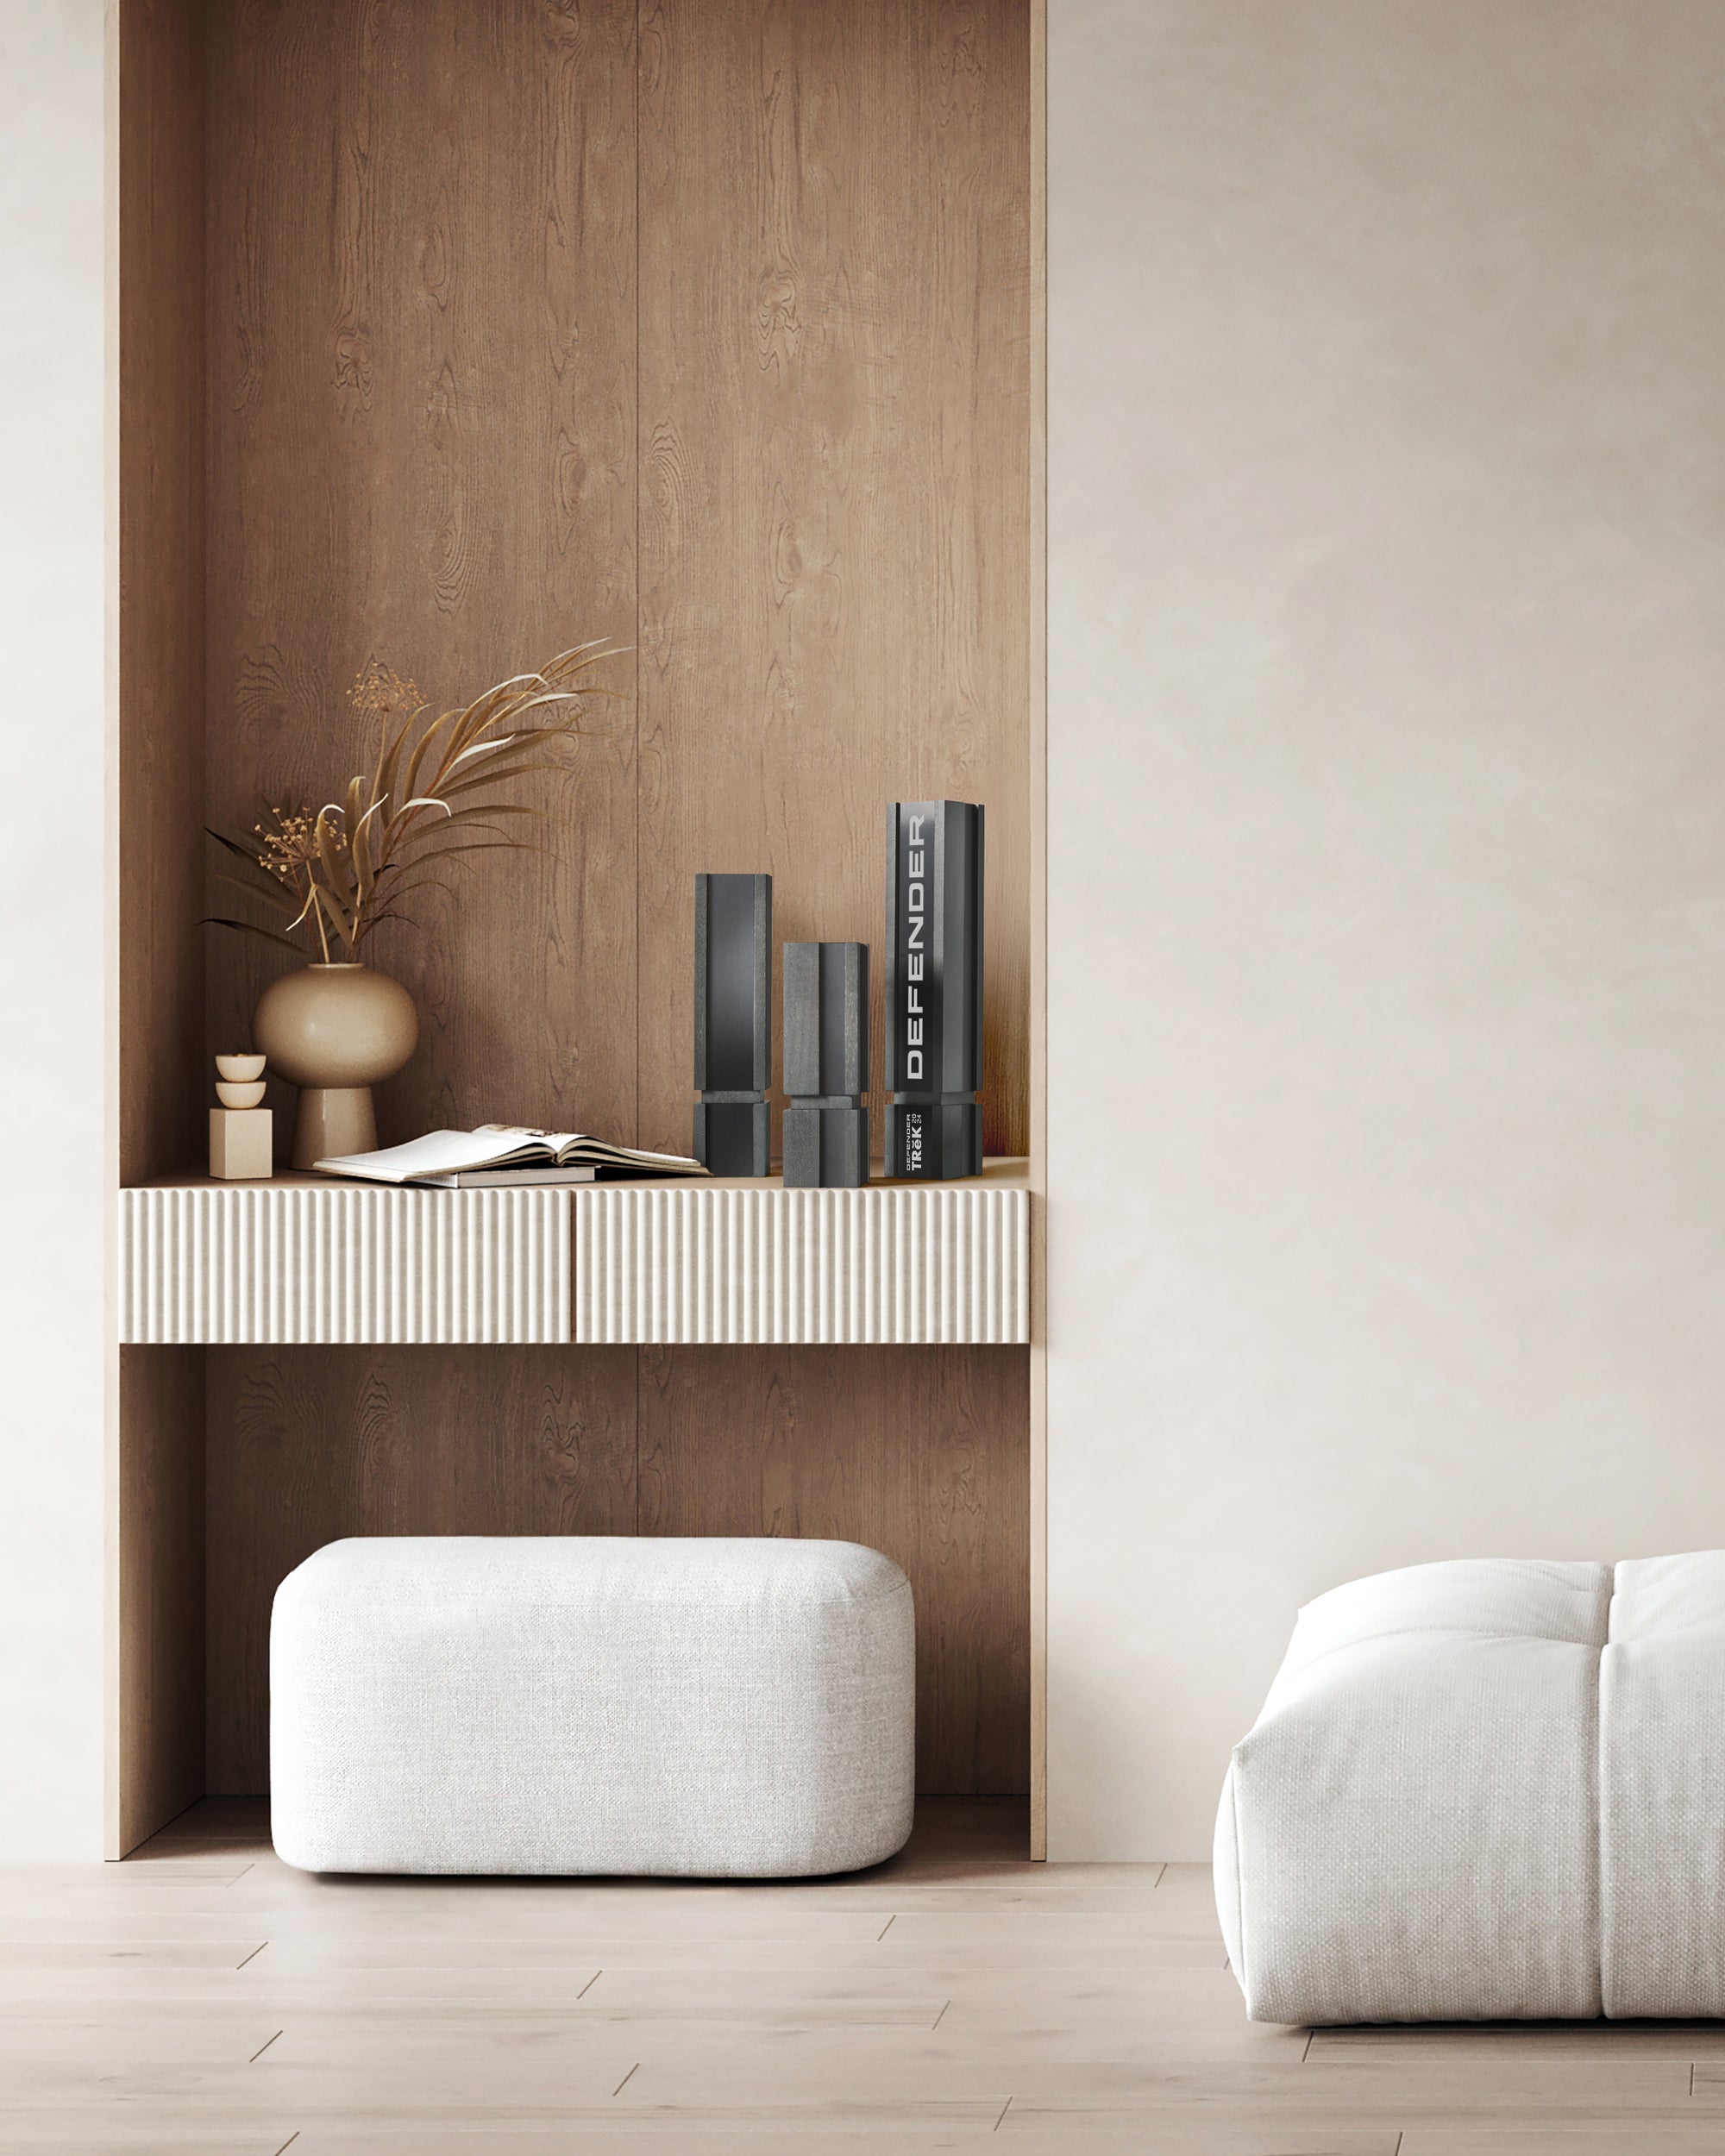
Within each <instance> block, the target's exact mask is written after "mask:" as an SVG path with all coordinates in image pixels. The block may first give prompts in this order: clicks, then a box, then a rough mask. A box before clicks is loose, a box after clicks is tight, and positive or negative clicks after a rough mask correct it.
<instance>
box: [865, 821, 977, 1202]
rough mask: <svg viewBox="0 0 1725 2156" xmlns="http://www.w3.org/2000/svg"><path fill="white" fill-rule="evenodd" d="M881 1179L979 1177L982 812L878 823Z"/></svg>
mask: <svg viewBox="0 0 1725 2156" xmlns="http://www.w3.org/2000/svg"><path fill="white" fill-rule="evenodd" d="M886 1004H887V1090H888V1095H889V1102H888V1108H887V1153H886V1172H887V1174H888V1175H889V1176H902V1177H907V1178H909V1179H910V1180H911V1181H915V1182H944V1181H951V1180H952V1179H954V1178H955V1177H957V1176H960V1175H981V1174H982V1109H981V1108H980V1107H979V1106H977V1104H976V1100H975V1094H976V1093H977V1091H978V1090H979V1088H980V1087H981V1086H982V810H981V808H980V807H978V806H977V805H976V804H975V802H971V801H894V804H893V805H892V806H891V807H890V808H889V809H888V811H887V996H886Z"/></svg>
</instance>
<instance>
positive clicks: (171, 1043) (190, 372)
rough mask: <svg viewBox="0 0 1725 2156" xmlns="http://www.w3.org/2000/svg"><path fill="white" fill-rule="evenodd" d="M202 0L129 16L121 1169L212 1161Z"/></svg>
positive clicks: (121, 146)
mask: <svg viewBox="0 0 1725 2156" xmlns="http://www.w3.org/2000/svg"><path fill="white" fill-rule="evenodd" d="M200 14H201V9H198V7H197V6H196V4H195V0H124V4H123V5H122V6H121V7H120V9H119V10H118V16H117V22H116V31H117V36H118V41H119V50H118V55H117V67H116V82H117V137H118V139H117V166H118V169H117V172H116V193H117V205H118V216H117V228H118V229H117V241H118V248H117V254H118V259H117V264H116V272H117V289H116V307H115V313H116V329H117V335H118V342H119V355H118V360H119V364H118V393H119V415H118V443H119V451H118V454H119V472H118V482H119V505H118V517H117V525H118V533H117V545H118V553H119V558H118V563H117V585H118V590H117V599H118V624H117V649H116V653H115V661H116V667H115V672H116V680H115V681H114V683H113V684H112V691H111V693H112V695H113V699H114V703H115V711H114V715H113V724H114V728H115V733H116V743H115V748H116V766H117V777H118V784H117V788H116V792H117V796H118V808H119V839H118V854H119V860H118V873H117V877H116V881H115V883H114V884H113V885H112V886H110V890H111V892H112V895H113V899H114V901H115V902H116V904H117V917H116V936H115V941H114V945H113V949H114V952H115V969H116V996H117V1020H118V1022H117V1025H116V1034H115V1037H116V1042H117V1044H118V1053H119V1084H118V1088H117V1090H118V1104H119V1124H120V1128H119V1147H120V1163H119V1169H120V1179H121V1181H122V1182H137V1181H141V1180H142V1179H143V1178H144V1177H146V1176H148V1175H164V1174H166V1173H168V1172H169V1171H170V1170H172V1169H175V1168H179V1167H184V1166H185V1163H186V1161H187V1160H188V1159H196V1158H197V1157H198V1151H199V1150H200V1148H201V1145H202V1138H203V1130H204V1106H205V1103H206V1100H208V1098H209V1094H208V1090H207V1088H206V1087H205V1086H204V1074H203V1069H202V1064H203V1055H202V1049H203V1019H202V1011H201V1007H200V996H201V993H202V981H203V964H202V950H201V940H202V937H203V933H204V931H202V930H200V929H199V927H198V916H199V914H200V913H201V912H203V911H204V863H203V849H204V844H205V843H206V842H205V841H204V835H203V830H202V826H203V823H204V737H203V732H202V730H201V728H200V727H199V725H198V724H197V718H196V715H197V713H198V711H200V710H201V709H202V706H203V701H204V423H203V422H204V360H203V354H204V341H203V336H202V323H203V304H202V303H203V290H204V97H203V71H202V64H201V54H200V50H199V46H198V32H197V19H198V16H199V15H200Z"/></svg>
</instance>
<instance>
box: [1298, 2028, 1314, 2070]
mask: <svg viewBox="0 0 1725 2156" xmlns="http://www.w3.org/2000/svg"><path fill="white" fill-rule="evenodd" d="M1317 2033H1318V2032H1317V2030H1316V2029H1314V2028H1308V2030H1307V2031H1306V2048H1305V2049H1304V2051H1302V2053H1301V2054H1300V2064H1301V2065H1302V2066H1303V2065H1305V2063H1306V2061H1307V2060H1308V2059H1309V2058H1310V2057H1311V2056H1312V2039H1313V2038H1314V2036H1315V2035H1316V2034H1317Z"/></svg>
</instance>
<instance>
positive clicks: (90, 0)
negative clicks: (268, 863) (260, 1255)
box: [0, 0, 109, 1863]
mask: <svg viewBox="0 0 1725 2156" xmlns="http://www.w3.org/2000/svg"><path fill="white" fill-rule="evenodd" d="M0 82H3V84H4V85H5V99H6V116H5V121H4V123H3V125H0V293H3V294H4V300H3V304H0V411H3V412H4V414H5V447H4V477H3V479H0V653H3V655H4V669H5V670H4V685H5V706H4V711H3V717H0V743H3V747H0V772H3V787H4V794H3V808H0V817H3V830H0V1146H3V1150H4V1156H5V1157H4V1164H3V1168H0V1863H9V1862H13V1861H16V1860H19V1859H26V1858H28V1859H42V1858H99V1857H100V1855H101V1854H102V1781H103V1719H102V1717H103V1686H102V1663H103V1564H102V1536H103V1466H102V1456H103V1376H104V1371H105V1368H106V1359H107V1358H106V1345H105V1342H106V1326H105V1322H104V1313H103V1292H104V1291H103V1262H104V1261H103V1218H104V1193H105V1189H106V1186H107V1179H108V1174H109V1160H108V1153H107V1147H108V1138H107V1131H108V1117H107V1114H106V1112H105V1104H104V1100H103V1072H104V1063H105V1058H104V1054H103V994H104V986H103V349H102V338H103V108H102V85H103V26H102V4H101V0H28V3H27V0H9V4H5V5H0Z"/></svg>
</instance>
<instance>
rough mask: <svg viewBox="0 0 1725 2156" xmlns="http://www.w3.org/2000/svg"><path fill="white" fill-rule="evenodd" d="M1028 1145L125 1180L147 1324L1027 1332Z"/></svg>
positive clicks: (800, 1336) (137, 1298)
mask: <svg viewBox="0 0 1725 2156" xmlns="http://www.w3.org/2000/svg"><path fill="white" fill-rule="evenodd" d="M1029 1254H1030V1193H1029V1189H1028V1187H1027V1185H1026V1178H1025V1174H1024V1163H1022V1162H1021V1161H990V1162H989V1163H988V1166H987V1169H986V1170H985V1172H984V1174H983V1175H982V1177H980V1178H979V1179H978V1180H977V1181H974V1182H961V1183H941V1184H906V1183H874V1184H871V1185H869V1187H868V1188H866V1189H862V1190H787V1189H785V1188H783V1186H782V1185H781V1183H780V1182H779V1181H778V1179H777V1178H776V1177H774V1178H772V1179H771V1180H767V1181H718V1180H714V1181H705V1180H703V1181H699V1182H696V1181H690V1182H674V1183H596V1184H591V1185H576V1186H574V1187H573V1188H554V1189H546V1188H539V1189H530V1190H460V1191H457V1190H395V1189H390V1188H381V1187H379V1186H376V1185H373V1184H367V1183H346V1182H332V1181H328V1180H327V1179H325V1178H323V1177H322V1176H303V1175H295V1176H282V1177H279V1178H278V1179H277V1180H276V1181H273V1182H268V1183H216V1182H209V1181H202V1180H194V1179H191V1178H187V1179H185V1180H184V1181H176V1182H169V1183H162V1184H155V1185H151V1186H148V1187H146V1188H141V1189H133V1190H123V1191H122V1192H121V1194H120V1338H121V1340H122V1343H123V1344H127V1345H129V1346H173V1345H188V1346H192V1345H210V1346H222V1345H235V1346H237V1345H242V1344H278V1343H279V1344H289V1343H307V1344H331V1345H336V1344H356V1345H357V1344H383V1343H391V1344H404V1345H411V1344H435V1343H438V1342H447V1343H449V1344H482V1343H497V1344H505V1343H508V1342H522V1343H529V1342H550V1343H560V1342H565V1341H574V1342H577V1343H583V1344H593V1345H606V1346H609V1345H616V1344H629V1343H633V1342H648V1341H662V1342H667V1343H687V1344H702V1343H714V1344H724V1343H737V1344H743V1343H756V1342H775V1341H777V1342H785V1343H787V1344H801V1343H808V1344H815V1343H821V1342H830V1343H833V1344H856V1345H860V1344H868V1343H880V1344H888V1345H891V1344H902V1345H911V1344H920V1343H950V1344H954V1345H960V1344H971V1345H994V1344H1013V1343H1023V1342H1025V1341H1026V1340H1028V1339H1029V1338H1030V1265H1029Z"/></svg>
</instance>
